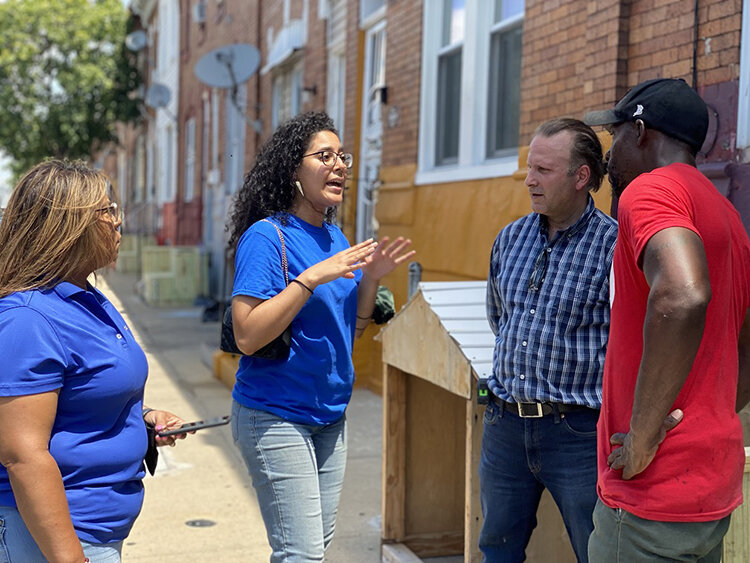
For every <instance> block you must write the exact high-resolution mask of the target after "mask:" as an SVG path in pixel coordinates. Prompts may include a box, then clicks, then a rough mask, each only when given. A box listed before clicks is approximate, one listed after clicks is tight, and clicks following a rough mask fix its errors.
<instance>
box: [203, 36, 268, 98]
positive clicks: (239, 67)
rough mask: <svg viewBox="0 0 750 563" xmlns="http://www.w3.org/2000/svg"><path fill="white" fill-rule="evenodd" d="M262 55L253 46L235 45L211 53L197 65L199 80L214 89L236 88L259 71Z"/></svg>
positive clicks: (245, 44) (204, 56)
mask: <svg viewBox="0 0 750 563" xmlns="http://www.w3.org/2000/svg"><path fill="white" fill-rule="evenodd" d="M259 64H260V53H259V52H258V49H257V48H256V47H254V46H253V45H249V44H247V43H233V44H230V45H225V46H223V47H219V48H218V49H214V50H213V51H209V52H208V53H206V54H205V55H203V56H202V57H201V58H200V60H199V61H198V62H197V63H196V64H195V75H196V76H197V77H198V80H200V81H201V82H203V83H204V84H207V85H208V86H211V87H213V88H236V87H237V85H238V84H242V83H243V82H245V81H246V80H247V79H248V78H250V77H251V76H252V75H253V73H254V72H255V71H256V70H258V65H259Z"/></svg>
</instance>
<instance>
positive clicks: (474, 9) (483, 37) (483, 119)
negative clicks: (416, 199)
mask: <svg viewBox="0 0 750 563" xmlns="http://www.w3.org/2000/svg"><path fill="white" fill-rule="evenodd" d="M490 6H491V4H490V3H489V2H486V1H485V0H466V12H465V17H466V22H465V28H464V30H465V32H464V42H463V46H462V49H463V52H462V70H461V98H460V99H461V104H460V105H461V118H460V130H459V143H458V161H457V162H456V163H454V164H449V165H443V166H437V165H436V163H435V136H436V123H435V113H436V111H437V89H436V85H437V78H438V53H439V52H440V43H441V34H442V29H443V27H442V25H441V20H442V9H443V6H442V2H425V3H424V5H423V11H422V15H423V20H422V76H421V84H422V87H421V89H420V110H419V150H418V157H417V158H418V168H417V174H416V176H415V183H416V184H417V185H421V184H438V183H444V182H455V181H463V180H476V179H482V178H493V177H497V176H510V175H512V174H513V173H514V172H515V171H516V169H517V168H518V151H517V150H516V151H509V152H508V154H507V155H505V156H501V157H499V158H487V156H486V153H487V101H488V92H487V90H488V88H489V82H488V73H487V66H488V64H489V55H490V36H491V33H492V31H494V30H497V29H498V25H497V24H493V22H492V20H493V18H492V17H490V16H491V9H492V8H491V7H490ZM488 9H489V10H490V13H489V14H488V12H487V10H488ZM523 17H524V16H523V15H519V16H517V17H515V18H513V19H508V20H505V21H504V22H503V24H502V25H503V26H509V25H514V24H516V23H517V22H518V21H522V20H523ZM520 78H521V77H520V76H519V77H518V79H519V80H520Z"/></svg>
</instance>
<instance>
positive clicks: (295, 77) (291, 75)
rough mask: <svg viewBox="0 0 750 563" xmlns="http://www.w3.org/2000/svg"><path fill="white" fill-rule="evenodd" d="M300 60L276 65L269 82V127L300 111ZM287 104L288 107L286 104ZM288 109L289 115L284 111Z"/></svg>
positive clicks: (301, 76)
mask: <svg viewBox="0 0 750 563" xmlns="http://www.w3.org/2000/svg"><path fill="white" fill-rule="evenodd" d="M303 76H304V73H303V67H302V61H301V60H296V61H294V62H291V63H289V64H285V65H283V66H282V67H277V69H276V71H275V72H274V75H273V78H272V82H271V128H272V129H276V127H278V126H279V125H280V124H281V123H283V122H284V121H286V120H288V119H291V118H292V117H294V116H295V115H297V114H299V113H300V111H302V80H303ZM286 104H288V107H287V105H286ZM286 110H288V112H289V115H286V113H285V111H286Z"/></svg>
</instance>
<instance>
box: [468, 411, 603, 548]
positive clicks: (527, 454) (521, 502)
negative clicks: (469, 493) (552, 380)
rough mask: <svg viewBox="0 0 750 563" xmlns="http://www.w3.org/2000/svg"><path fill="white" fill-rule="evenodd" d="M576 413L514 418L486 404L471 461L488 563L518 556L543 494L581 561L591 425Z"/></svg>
mask: <svg viewBox="0 0 750 563" xmlns="http://www.w3.org/2000/svg"><path fill="white" fill-rule="evenodd" d="M598 418H599V411H596V410H593V409H582V410H576V411H571V412H566V413H563V414H558V413H557V412H555V413H554V414H550V415H547V416H544V417H542V418H521V417H519V416H518V414H517V413H513V412H511V411H503V409H502V408H501V407H500V406H498V405H497V404H495V403H494V402H490V404H489V405H487V410H486V411H485V414H484V434H483V436H482V453H481V458H480V461H479V482H480V498H481V502H482V514H483V515H484V524H483V526H482V531H481V532H480V534H479V548H480V549H481V550H482V553H483V555H484V559H483V560H484V561H485V562H489V563H498V562H514V563H515V562H517V561H523V560H524V559H525V558H526V555H525V552H526V545H527V544H528V542H529V538H530V537H531V532H532V531H533V530H534V527H535V526H536V523H537V521H536V511H537V507H538V505H539V499H540V497H541V495H542V492H543V491H544V489H545V488H547V489H548V490H549V492H550V493H551V495H552V498H553V499H554V500H555V502H556V503H557V506H558V508H559V509H560V513H561V514H562V517H563V521H564V522H565V527H566V528H567V530H568V536H569V537H570V541H571V544H572V545H573V550H574V551H575V553H576V556H577V557H578V561H581V562H586V561H588V556H587V547H588V540H589V535H590V534H591V531H592V530H593V528H594V525H593V522H592V513H593V511H594V505H595V504H596V422H597V420H598Z"/></svg>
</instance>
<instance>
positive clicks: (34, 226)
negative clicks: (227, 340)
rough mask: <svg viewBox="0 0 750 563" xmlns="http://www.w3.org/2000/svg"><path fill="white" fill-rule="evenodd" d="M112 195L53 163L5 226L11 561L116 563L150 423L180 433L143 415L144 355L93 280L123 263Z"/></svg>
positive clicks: (5, 439)
mask: <svg viewBox="0 0 750 563" xmlns="http://www.w3.org/2000/svg"><path fill="white" fill-rule="evenodd" d="M110 190H111V186H110V184H109V182H108V181H107V179H106V177H105V176H104V174H102V173H101V172H99V171H95V170H92V169H90V168H88V167H86V165H85V164H84V163H82V162H63V161H58V160H50V161H46V162H43V163H41V164H38V165H37V166H35V167H33V168H32V169H31V170H29V171H28V172H27V173H26V174H25V175H24V177H23V178H21V180H20V182H19V183H18V185H17V186H16V188H15V190H14V191H13V194H12V195H11V197H10V201H9V202H8V207H7V209H6V210H5V213H4V214H3V217H2V220H0V357H2V358H3V366H2V369H0V464H2V465H1V466H0V560H3V561H6V558H9V560H10V561H11V562H18V563H37V562H42V561H55V562H56V561H73V562H84V561H92V562H97V561H99V562H101V561H106V562H108V563H112V562H116V561H119V560H120V551H121V549H122V543H123V540H124V539H125V538H126V537H127V535H128V533H129V532H130V529H131V527H132V526H133V523H134V521H135V518H136V517H137V516H138V513H139V512H140V510H141V505H142V504H143V484H142V482H141V480H142V479H143V476H144V474H145V471H144V467H143V465H144V464H143V460H144V455H145V454H146V450H147V434H146V424H149V425H151V426H154V427H155V429H156V430H160V429H161V428H174V427H178V426H181V425H182V421H181V420H180V419H179V418H178V417H176V416H174V415H172V414H171V413H168V412H166V411H157V410H152V409H144V408H143V388H144V385H145V383H146V375H147V371H148V366H147V364H146V356H145V355H144V353H143V351H142V350H141V348H140V346H138V344H137V343H136V341H135V340H134V338H133V335H132V333H131V331H130V329H129V328H128V326H127V325H126V324H125V321H124V320H123V318H122V317H121V316H120V314H119V313H118V312H117V310H116V309H115V307H114V306H113V305H112V303H110V302H109V301H108V300H107V298H106V297H105V296H104V295H103V294H102V293H101V292H99V291H98V290H97V289H95V288H94V287H92V286H91V285H90V284H89V283H88V281H87V280H88V277H89V275H90V274H91V273H92V272H94V271H95V270H97V269H99V268H101V267H103V266H106V265H108V264H110V263H112V262H113V261H114V260H115V259H116V258H117V252H118V249H119V245H120V233H119V227H120V224H121V216H120V214H119V213H118V208H117V204H116V203H114V202H113V201H112V200H111V199H110V196H111V195H112V194H111V193H110ZM144 421H145V422H146V424H144ZM184 436H185V435H184V434H183V435H181V437H184ZM156 441H157V445H165V444H170V445H173V444H174V438H156Z"/></svg>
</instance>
